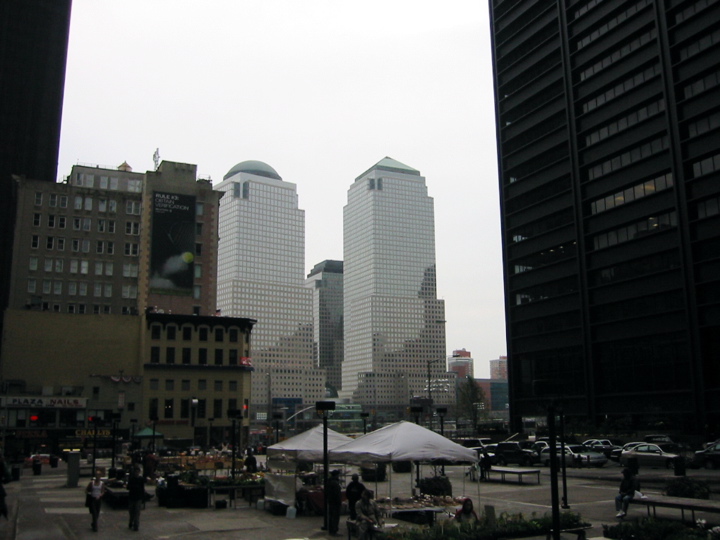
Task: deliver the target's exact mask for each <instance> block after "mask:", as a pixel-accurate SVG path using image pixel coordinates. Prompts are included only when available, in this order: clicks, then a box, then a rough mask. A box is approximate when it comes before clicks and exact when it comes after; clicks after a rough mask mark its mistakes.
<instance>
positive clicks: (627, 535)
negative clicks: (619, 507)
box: [603, 518, 707, 540]
mask: <svg viewBox="0 0 720 540" xmlns="http://www.w3.org/2000/svg"><path fill="white" fill-rule="evenodd" d="M603 536H604V537H605V538H615V539H617V540H629V539H631V538H632V539H633V540H693V539H700V538H702V539H705V538H707V533H706V532H705V531H703V530H702V529H695V528H691V527H688V526H687V525H685V524H683V523H682V522H679V521H671V520H663V519H653V518H645V519H639V520H638V521H623V522H622V523H619V524H617V525H603Z"/></svg>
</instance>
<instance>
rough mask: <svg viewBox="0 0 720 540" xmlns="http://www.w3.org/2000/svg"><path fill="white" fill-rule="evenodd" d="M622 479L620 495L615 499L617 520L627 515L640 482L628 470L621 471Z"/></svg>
mask: <svg viewBox="0 0 720 540" xmlns="http://www.w3.org/2000/svg"><path fill="white" fill-rule="evenodd" d="M622 475H623V479H622V481H621V482H620V493H618V495H617V497H615V510H617V516H616V517H619V518H622V517H625V516H626V515H627V510H628V506H629V505H630V501H632V500H633V498H634V497H635V492H636V491H639V490H640V482H638V479H637V477H636V476H635V473H634V472H633V471H631V470H630V469H623V472H622Z"/></svg>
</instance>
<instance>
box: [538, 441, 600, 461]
mask: <svg viewBox="0 0 720 540" xmlns="http://www.w3.org/2000/svg"><path fill="white" fill-rule="evenodd" d="M561 453H562V445H558V447H557V455H558V456H560V454H561ZM564 458H565V466H566V467H567V466H570V467H602V466H604V465H605V464H606V463H607V462H608V458H607V457H606V456H605V454H602V453H600V452H594V451H592V450H588V449H587V448H585V447H584V446H583V445H582V444H566V445H565V454H564ZM540 462H541V463H542V464H543V465H545V466H547V467H549V466H550V447H547V448H545V449H544V450H543V451H542V452H541V453H540Z"/></svg>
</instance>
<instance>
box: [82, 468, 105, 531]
mask: <svg viewBox="0 0 720 540" xmlns="http://www.w3.org/2000/svg"><path fill="white" fill-rule="evenodd" d="M105 489H106V488H105V482H103V481H102V472H101V471H100V469H97V470H96V471H95V478H93V479H92V480H90V483H89V484H88V485H87V488H86V489H85V492H86V493H87V494H88V495H89V497H88V498H87V501H88V505H89V506H88V507H89V509H90V515H91V516H92V525H91V526H92V530H93V531H95V532H97V530H98V518H99V517H100V501H101V500H102V498H103V495H105Z"/></svg>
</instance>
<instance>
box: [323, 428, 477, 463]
mask: <svg viewBox="0 0 720 540" xmlns="http://www.w3.org/2000/svg"><path fill="white" fill-rule="evenodd" d="M329 454H330V460H331V461H333V462H338V463H362V462H388V461H420V462H429V461H437V460H444V461H451V462H455V463H474V462H475V461H477V453H476V452H475V450H471V449H469V448H465V447H464V446H461V445H459V444H457V443H454V442H452V441H451V440H449V439H447V438H445V437H443V436H442V435H439V434H437V433H435V432H434V431H430V430H429V429H425V428H424V427H422V426H418V425H417V424H413V423H411V422H405V421H401V422H397V423H396V424H391V425H389V426H385V427H383V428H380V429H378V430H376V431H373V432H372V433H368V434H367V435H363V436H362V437H358V438H357V439H355V440H351V441H350V442H348V443H347V444H344V445H342V446H338V447H335V448H334V449H332V450H331V451H330V452H329Z"/></svg>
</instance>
